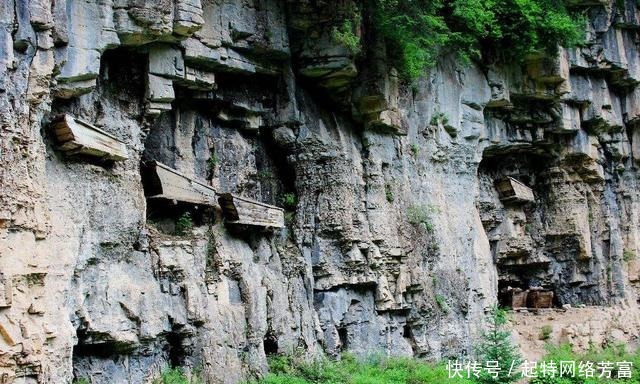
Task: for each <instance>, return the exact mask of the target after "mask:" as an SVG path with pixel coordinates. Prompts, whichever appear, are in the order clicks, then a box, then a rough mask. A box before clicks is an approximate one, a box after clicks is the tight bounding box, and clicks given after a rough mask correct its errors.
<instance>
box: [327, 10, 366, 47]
mask: <svg viewBox="0 0 640 384" xmlns="http://www.w3.org/2000/svg"><path fill="white" fill-rule="evenodd" d="M358 24H359V19H358V18H356V20H355V21H354V20H350V19H347V20H345V21H344V22H343V23H342V25H341V26H340V27H333V30H332V31H331V38H332V39H333V41H335V42H336V43H338V44H341V45H343V46H345V47H346V48H347V49H348V50H349V52H351V53H352V54H353V55H357V54H358V53H360V50H361V46H360V37H359V36H358V35H356V33H355V30H356V27H357V25H358Z"/></svg>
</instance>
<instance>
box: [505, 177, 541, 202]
mask: <svg viewBox="0 0 640 384" xmlns="http://www.w3.org/2000/svg"><path fill="white" fill-rule="evenodd" d="M495 187H496V190H497V191H498V196H499V197H500V200H501V201H503V202H518V203H528V202H533V201H535V196H534V195H533V190H531V188H529V187H527V186H526V185H524V184H523V183H521V182H520V181H518V180H516V179H514V178H513V177H506V178H504V179H500V180H498V181H496V183H495Z"/></svg>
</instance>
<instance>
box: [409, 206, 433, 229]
mask: <svg viewBox="0 0 640 384" xmlns="http://www.w3.org/2000/svg"><path fill="white" fill-rule="evenodd" d="M436 211H437V210H436V209H435V208H434V207H432V206H430V205H421V204H415V205H412V206H410V207H409V208H407V221H408V222H409V223H410V224H412V225H414V226H416V227H419V228H422V229H424V230H426V231H427V232H433V223H432V221H431V214H432V213H434V212H436Z"/></svg>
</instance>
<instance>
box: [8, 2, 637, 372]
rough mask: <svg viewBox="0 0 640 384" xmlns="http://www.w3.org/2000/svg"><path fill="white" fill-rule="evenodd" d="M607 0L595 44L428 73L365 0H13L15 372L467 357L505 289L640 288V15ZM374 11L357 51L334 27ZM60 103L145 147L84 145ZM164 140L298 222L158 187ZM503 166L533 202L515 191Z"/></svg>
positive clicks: (450, 65)
mask: <svg viewBox="0 0 640 384" xmlns="http://www.w3.org/2000/svg"><path fill="white" fill-rule="evenodd" d="M591 3H593V4H592V5H590V7H589V8H588V9H589V11H588V14H589V15H590V23H589V30H588V44H587V45H586V46H585V47H583V48H579V49H573V50H564V49H561V50H560V54H559V56H558V57H554V58H549V57H540V58H531V59H530V60H528V61H527V62H526V63H525V64H523V65H519V64H515V63H514V64H513V65H510V66H497V65H491V64H488V63H485V64H483V65H479V64H478V65H471V66H463V65H459V64H457V63H456V62H454V61H453V60H450V59H448V58H443V59H442V60H441V61H440V63H439V64H438V65H437V67H436V68H434V69H433V70H431V71H430V72H429V73H426V74H425V76H424V77H423V78H422V79H420V80H419V81H418V82H417V83H416V84H414V85H413V86H410V85H405V84H403V82H402V81H400V80H399V79H398V78H397V76H396V74H395V70H394V69H393V68H390V66H389V64H388V61H387V60H386V55H385V52H384V45H383V44H381V42H380V41H379V39H378V38H377V37H376V36H375V34H374V33H373V32H372V31H371V28H370V25H369V23H370V21H369V19H368V18H367V16H366V15H367V10H366V8H365V7H363V5H362V4H360V3H357V4H356V3H351V2H322V1H287V2H285V1H278V0H162V1H146V0H100V1H96V0H88V1H77V0H62V1H46V0H30V1H27V0H5V1H2V2H1V3H0V124H1V126H0V137H1V142H0V382H1V383H11V382H14V383H67V382H71V380H72V379H73V378H74V377H76V378H80V377H87V378H88V377H90V378H91V380H92V381H91V382H92V383H147V382H150V381H151V380H152V379H153V378H154V377H157V376H158V375H159V373H160V372H161V371H162V370H163V369H165V368H166V367H168V366H183V367H186V368H187V369H188V370H190V371H193V370H197V371H199V372H200V374H201V375H202V376H203V377H205V378H206V379H207V380H208V382H211V383H218V382H224V383H235V382H238V381H240V380H242V379H246V378H249V377H252V376H259V375H261V374H263V373H264V372H265V371H266V355H267V354H271V353H304V354H307V355H309V356H314V355H319V354H322V353H326V354H329V355H337V354H339V353H340V352H341V351H345V350H349V351H353V352H355V353H360V354H367V353H374V352H383V353H389V354H393V355H415V356H421V357H428V358H434V359H435V358H443V357H447V356H457V355H460V354H464V353H469V352H471V345H472V342H473V339H474V337H475V336H477V334H478V331H479V330H480V327H481V323H482V318H483V314H484V311H485V309H486V308H487V307H488V306H490V305H492V304H494V303H496V301H497V300H498V296H499V292H502V293H504V292H505V290H506V289H507V288H508V287H517V288H522V289H527V288H532V287H542V288H544V289H546V290H550V291H553V292H554V294H555V299H554V300H555V305H557V306H561V305H564V304H572V305H577V304H588V305H602V306H606V305H612V304H621V305H628V306H629V311H632V310H635V307H636V301H637V287H638V285H637V284H638V282H640V260H638V259H637V258H636V256H637V255H640V253H639V251H640V188H639V179H638V171H637V167H638V164H639V161H640V128H638V126H639V125H638V122H640V93H639V92H640V91H639V90H638V89H637V87H636V85H637V84H638V82H639V81H640V51H639V50H638V48H637V44H636V40H637V28H638V25H640V20H639V17H640V11H639V9H638V8H637V6H636V2H635V1H632V0H627V1H626V2H624V8H622V7H621V6H622V5H623V4H622V2H620V1H611V2H607V1H604V2H600V3H598V2H591ZM354 5H355V7H354ZM358 8H359V9H360V12H361V13H362V14H363V15H364V16H365V17H363V19H362V20H363V21H362V25H361V26H360V29H359V33H360V34H361V36H362V39H363V41H364V42H365V43H366V44H364V46H365V49H364V51H363V53H362V54H361V55H359V56H358V57H354V56H353V55H352V54H351V53H350V51H349V50H348V49H347V47H343V46H341V45H340V44H338V43H336V42H335V41H333V40H332V38H331V31H332V28H333V27H334V26H335V25H336V23H338V22H339V20H341V19H342V18H344V17H345V15H348V14H349V12H353V10H354V9H358ZM62 113H67V114H70V115H73V116H75V117H78V118H82V119H83V120H85V121H88V122H89V123H91V124H93V125H95V126H97V127H99V128H101V129H102V130H104V131H106V132H107V133H108V134H110V135H113V136H114V137H115V138H117V139H119V140H121V141H123V142H124V143H125V144H126V147H127V152H128V159H127V160H125V161H120V162H104V161H96V160H95V159H90V158H86V157H77V156H76V157H74V156H68V155H65V154H64V153H62V152H61V151H60V150H59V149H58V145H57V144H56V140H55V137H54V136H55V135H54V132H53V131H52V129H51V121H52V119H53V118H54V117H55V116H57V115H59V114H62ZM151 160H156V161H160V162H162V163H164V164H166V165H168V166H170V167H172V168H174V169H176V170H178V171H180V172H181V173H182V174H184V175H186V176H187V177H190V178H192V179H195V180H199V181H201V182H202V183H206V184H208V185H210V186H212V187H213V188H214V189H215V190H217V191H219V192H231V193H235V194H237V195H241V196H245V197H249V198H252V199H255V200H257V201H262V202H265V203H268V204H272V205H276V206H283V205H286V208H287V213H286V215H285V216H286V228H284V229H282V230H264V229H262V228H258V227H243V228H237V227H234V226H233V225H231V224H229V223H225V220H223V218H222V216H221V214H220V210H219V209H218V207H213V209H212V208H205V207H194V206H192V205H190V204H182V203H178V204H173V203H172V202H170V201H169V202H158V201H156V200H152V199H145V191H144V188H143V183H142V179H143V177H144V176H145V175H144V172H145V168H144V167H143V165H145V164H148V162H150V161H151ZM506 176H511V177H513V178H514V179H517V180H519V181H520V182H522V183H524V184H525V185H527V186H528V187H530V188H531V189H532V191H533V194H534V201H533V202H528V203H513V202H505V201H502V200H500V198H499V196H498V192H497V190H496V188H495V184H494V183H495V181H496V180H501V179H503V178H504V177H506ZM196 208H197V209H196ZM185 212H190V213H191V215H192V220H193V223H194V227H193V228H187V230H186V231H179V230H178V231H176V229H175V226H176V222H177V221H178V219H179V218H180V217H182V215H184V213H185ZM180 232H183V233H181V235H178V234H177V233H180Z"/></svg>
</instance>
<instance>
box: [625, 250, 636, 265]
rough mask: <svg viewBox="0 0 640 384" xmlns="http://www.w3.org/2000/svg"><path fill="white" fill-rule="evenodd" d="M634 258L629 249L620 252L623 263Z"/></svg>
mask: <svg viewBox="0 0 640 384" xmlns="http://www.w3.org/2000/svg"><path fill="white" fill-rule="evenodd" d="M635 258H636V253H635V252H634V251H632V250H630V249H625V250H624V251H623V252H622V259H623V260H624V261H627V262H628V261H631V260H634V259H635Z"/></svg>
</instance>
